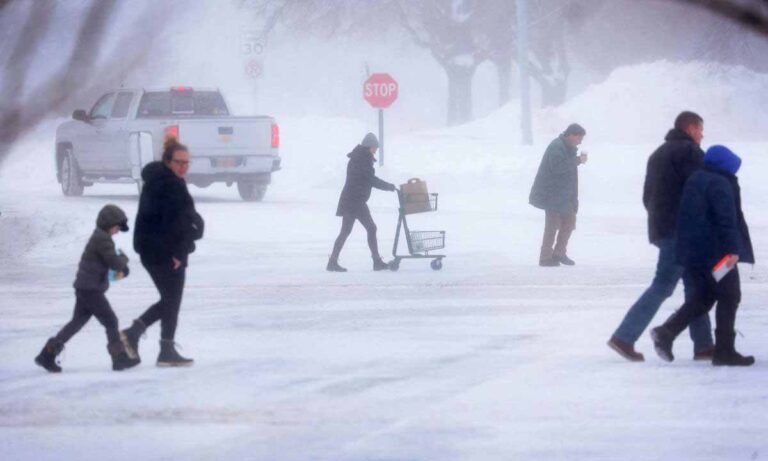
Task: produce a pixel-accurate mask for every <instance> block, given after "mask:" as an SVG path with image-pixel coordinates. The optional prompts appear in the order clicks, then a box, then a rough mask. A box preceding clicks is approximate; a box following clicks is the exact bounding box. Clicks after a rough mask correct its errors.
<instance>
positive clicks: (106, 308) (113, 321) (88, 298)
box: [56, 290, 120, 344]
mask: <svg viewBox="0 0 768 461" xmlns="http://www.w3.org/2000/svg"><path fill="white" fill-rule="evenodd" d="M92 316H93V317H96V319H97V320H98V321H99V322H100V323H101V324H102V325H104V329H105V330H107V342H108V343H110V344H111V343H114V342H115V341H120V335H119V333H118V331H117V316H116V315H115V311H113V310H112V306H110V305H109V301H107V297H106V296H104V293H102V292H100V291H88V290H75V312H74V313H73V314H72V320H70V321H69V323H67V324H66V325H64V327H63V328H62V329H61V331H59V333H58V334H57V335H56V340H58V341H61V342H62V343H66V342H67V341H69V340H70V339H72V337H73V336H75V334H77V332H78V331H80V329H82V328H83V326H85V324H86V323H88V320H90V319H91V317H92Z"/></svg>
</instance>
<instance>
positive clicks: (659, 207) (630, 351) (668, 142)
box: [608, 111, 713, 362]
mask: <svg viewBox="0 0 768 461" xmlns="http://www.w3.org/2000/svg"><path fill="white" fill-rule="evenodd" d="M703 137H704V120H703V119H702V118H701V117H700V116H699V115H698V114H695V113H693V112H688V111H685V112H681V113H680V114H679V115H678V116H677V118H676V119H675V126H674V128H673V129H672V130H670V131H669V133H667V136H666V138H665V140H664V144H662V145H661V146H660V147H659V148H658V149H656V151H655V152H654V153H653V154H651V156H650V158H649V159H648V166H647V169H646V175H645V186H644V189H643V204H644V205H645V208H646V210H647V211H648V238H649V240H650V241H651V243H652V244H653V245H655V246H657V247H658V248H659V259H658V262H657V264H656V276H655V277H654V278H653V282H652V283H651V286H650V287H649V288H648V289H647V290H645V292H644V293H643V294H642V296H640V298H639V299H638V300H637V301H636V302H635V304H633V305H632V307H630V309H629V311H628V312H627V314H626V316H625V317H624V319H623V320H622V322H621V324H620V325H619V327H618V328H617V329H616V331H615V332H614V333H613V336H611V338H610V339H609V340H608V346H609V347H610V348H612V349H613V350H615V351H616V352H617V353H619V355H621V356H622V357H624V358H625V359H627V360H630V361H633V362H642V361H643V360H645V357H643V354H641V353H639V352H637V351H635V342H636V341H637V339H638V338H639V337H640V335H641V334H642V333H643V331H645V329H646V328H648V325H649V324H650V323H651V320H653V317H654V316H655V315H656V312H658V311H659V308H660V307H661V304H662V303H663V302H664V300H665V299H667V298H669V297H670V296H672V293H674V291H675V287H676V286H677V282H678V281H679V280H680V278H681V277H682V276H683V267H682V266H680V265H679V264H678V263H677V258H676V256H675V246H676V238H675V230H676V227H677V215H678V210H679V209H680V196H681V195H682V192H683V186H684V185H685V181H686V180H687V179H688V177H689V176H690V175H691V174H692V173H693V172H694V171H696V170H698V169H699V168H701V165H702V158H703V157H704V153H703V152H702V151H701V148H700V147H699V144H700V143H701V140H702V139H703ZM683 282H684V286H685V292H686V297H687V296H688V295H689V294H690V288H689V286H688V284H687V283H686V280H683ZM690 335H691V339H692V340H693V354H694V355H693V357H694V360H710V359H711V358H712V353H713V345H712V333H711V326H710V323H709V316H708V315H702V316H701V317H700V318H698V319H695V320H694V321H693V322H691V327H690Z"/></svg>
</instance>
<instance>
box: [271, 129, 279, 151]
mask: <svg viewBox="0 0 768 461" xmlns="http://www.w3.org/2000/svg"><path fill="white" fill-rule="evenodd" d="M272 147H273V148H275V149H277V148H278V147H280V127H279V126H277V123H273V124H272Z"/></svg>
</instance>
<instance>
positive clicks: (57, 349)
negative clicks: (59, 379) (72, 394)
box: [35, 338, 64, 373]
mask: <svg viewBox="0 0 768 461" xmlns="http://www.w3.org/2000/svg"><path fill="white" fill-rule="evenodd" d="M63 350H64V343H63V342H61V341H58V340H57V339H56V338H50V339H49V340H48V342H46V343H45V346H43V350H42V351H40V353H39V354H37V357H35V363H36V364H38V365H40V366H41V367H43V368H45V369H46V370H48V371H50V372H51V373H61V367H60V366H59V364H58V363H56V356H57V355H59V354H60V353H61V351H63Z"/></svg>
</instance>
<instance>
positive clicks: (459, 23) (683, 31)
mask: <svg viewBox="0 0 768 461" xmlns="http://www.w3.org/2000/svg"><path fill="white" fill-rule="evenodd" d="M696 3H700V2H696V1H674V0H534V1H531V2H529V10H530V11H529V20H530V65H531V72H532V85H531V87H532V96H533V107H534V114H535V113H536V109H537V108H542V107H552V106H558V105H560V104H562V103H565V102H567V101H569V100H571V99H572V98H573V97H574V96H576V95H578V94H579V93H581V92H583V91H584V90H585V89H587V88H588V87H589V86H590V85H591V84H594V83H599V82H602V81H604V80H605V79H606V78H607V77H608V76H609V75H610V74H611V72H612V71H613V70H615V69H617V68H620V67H623V66H629V65H634V64H640V63H650V62H655V61H659V60H667V61H673V62H699V63H704V64H705V66H704V67H702V70H703V71H707V70H708V69H710V71H712V72H717V71H718V68H717V67H713V65H717V64H728V65H737V66H743V67H744V68H745V69H747V70H750V71H756V72H767V71H768V40H766V39H765V36H761V35H760V34H759V32H757V33H756V32H753V31H750V30H749V29H747V28H745V27H744V26H743V25H742V24H740V23H739V22H738V21H737V20H734V19H733V18H729V17H727V16H724V15H719V14H716V13H713V12H712V11H710V10H706V9H703V8H698V7H696V5H695V4H696ZM710 3H713V4H715V3H718V2H710ZM722 3H723V4H732V5H736V6H737V7H743V8H745V9H746V10H747V11H754V12H757V13H765V9H766V3H765V2H762V1H752V2H749V1H746V2H745V1H733V2H722ZM0 8H1V9H0V39H1V40H0V63H2V66H3V68H4V69H5V70H4V71H3V72H2V73H0V95H2V98H1V99H0V100H2V111H0V116H2V124H0V125H1V126H2V128H1V130H2V131H1V132H0V135H1V137H0V145H1V146H2V149H1V150H2V152H0V154H2V157H3V158H4V157H5V156H6V154H7V152H8V149H9V146H11V145H12V144H13V142H15V141H16V140H17V138H18V136H19V135H21V134H23V133H25V132H26V131H27V130H29V129H31V128H33V127H34V126H36V125H37V124H38V123H39V122H40V121H42V120H44V119H46V118H49V117H68V116H69V115H70V114H71V112H72V110H74V109H77V108H84V109H88V108H90V106H91V105H92V104H93V102H94V101H95V99H96V98H97V97H98V96H99V95H100V94H102V93H103V92H105V91H107V90H108V89H110V88H114V87H119V86H125V87H145V88H148V87H168V86H175V85H188V86H192V87H218V88H220V89H221V91H222V93H223V94H224V96H225V97H226V98H227V99H228V102H229V104H230V105H231V106H232V108H233V112H234V113H236V114H238V115H247V114H269V115H273V116H277V117H283V116H292V117H293V116H295V117H302V116H307V115H313V116H320V117H345V118H352V119H358V120H360V121H362V122H367V123H370V124H371V126H375V120H376V112H375V110H373V109H372V108H370V107H369V106H368V105H367V103H366V102H365V101H364V100H363V99H362V97H361V96H362V95H361V93H362V91H361V87H362V82H363V81H364V80H365V79H366V77H367V73H368V72H388V73H390V74H391V75H392V76H393V77H394V78H395V79H396V80H397V81H398V83H399V86H400V95H399V98H398V100H397V102H396V103H395V104H394V105H393V106H392V107H391V108H390V109H389V110H387V111H386V119H387V128H388V130H394V131H390V132H393V133H398V132H404V131H412V130H424V129H431V128H439V127H444V126H446V125H457V124H462V123H467V122H470V121H472V120H475V119H478V118H482V117H485V116H487V115H489V114H492V113H494V111H497V110H499V109H500V108H504V107H505V106H506V107H512V108H516V107H517V106H518V104H519V103H518V98H519V87H518V77H517V66H516V60H517V56H516V46H517V44H516V24H515V2H514V1H512V0H507V1H504V0H486V1H472V0H445V1H429V2H426V1H425V2H415V1H414V2H412V1H395V0H381V1H373V0H359V1H351V0H339V1H320V0H307V1H295V0H222V1H216V2H214V1H181V0H164V1H143V0H141V1H131V2H117V1H111V0H110V1H98V2H96V1H88V0H71V1H66V2H64V1H62V2H52V1H32V0H17V1H3V2H0ZM762 17H764V16H760V17H758V19H761V18H762ZM739 19H743V17H740V18H739ZM752 23H753V24H755V23H756V22H755V21H752ZM247 43H248V44H250V45H247ZM253 44H256V47H257V48H258V49H257V50H254V49H249V50H245V49H244V46H251V45H253ZM248 51H249V52H250V53H248ZM249 66H250V68H251V70H252V73H251V74H250V75H249V74H248V72H247V68H248V67H249ZM253 69H256V70H255V71H253ZM678 79H679V76H676V75H671V76H670V78H669V80H670V81H669V83H670V84H671V85H678V86H679V87H680V88H681V90H682V89H684V88H685V82H684V81H675V80H678ZM726 83H727V82H726ZM627 91H630V92H631V91H633V89H632V88H627ZM649 97H653V95H649ZM582 109H583V110H584V111H594V110H595V108H594V107H592V108H582ZM677 109H683V108H677ZM691 109H694V110H695V109H696V108H691ZM703 115H704V117H705V119H707V118H708V115H709V114H703ZM626 116H627V117H628V123H629V124H636V123H643V121H644V120H643V119H642V118H638V117H636V116H634V115H633V114H632V110H631V108H627V113H626ZM665 123H668V122H667V121H666V120H665ZM509 128H510V130H511V132H516V131H518V126H517V125H515V126H510V127H509ZM589 128H591V127H587V129H588V130H589ZM592 128H593V127H592ZM329 135H332V133H329ZM659 136H660V135H659Z"/></svg>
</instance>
